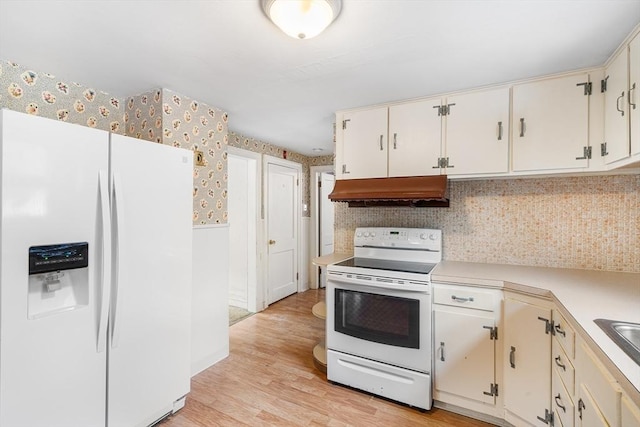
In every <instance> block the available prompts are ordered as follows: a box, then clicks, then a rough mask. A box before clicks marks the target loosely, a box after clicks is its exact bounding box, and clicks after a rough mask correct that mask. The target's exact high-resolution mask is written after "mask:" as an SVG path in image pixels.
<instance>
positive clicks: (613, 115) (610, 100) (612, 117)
mask: <svg viewBox="0 0 640 427" xmlns="http://www.w3.org/2000/svg"><path fill="white" fill-rule="evenodd" d="M627 59H628V51H627V49H624V50H623V51H621V52H620V53H619V54H618V56H616V58H615V59H614V60H613V61H612V62H611V63H610V64H609V66H607V68H606V69H605V71H604V74H605V78H604V82H603V84H602V87H603V90H604V91H605V92H604V145H603V146H602V147H601V155H602V156H603V157H604V162H605V163H612V162H615V161H617V160H620V159H624V158H625V157H628V156H629V153H630V146H629V103H628V98H627V96H628V93H627V87H628V83H629V79H628V77H629V75H628V60H627Z"/></svg>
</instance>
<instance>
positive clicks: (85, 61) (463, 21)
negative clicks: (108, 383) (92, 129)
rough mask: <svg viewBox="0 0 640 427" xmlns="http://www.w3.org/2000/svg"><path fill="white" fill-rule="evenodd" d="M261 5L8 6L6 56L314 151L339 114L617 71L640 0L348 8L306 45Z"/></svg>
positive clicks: (120, 2) (430, 0) (376, 0)
mask: <svg viewBox="0 0 640 427" xmlns="http://www.w3.org/2000/svg"><path fill="white" fill-rule="evenodd" d="M259 3H260V2H259V0H209V1H192V0H172V1H169V0H154V1H148V0H127V1H125V0H102V1H99V0H85V1H79V0H60V1H58V0H0V59H4V60H12V61H14V62H17V63H19V64H21V65H24V66H27V67H30V68H32V69H34V70H36V71H43V72H49V73H52V74H55V75H59V76H64V77H65V78H66V79H69V80H72V81H76V82H79V83H81V84H83V85H86V86H92V87H95V88H97V89H100V90H104V91H106V92H108V93H110V94H112V95H114V96H117V97H120V98H124V97H126V96H129V95H134V94H139V93H142V92H145V91H148V90H150V89H154V88H158V87H163V88H167V89H172V90H174V91H177V92H179V93H182V94H183V95H186V96H189V97H192V98H195V99H197V100H199V101H200V102H204V103H207V104H210V105H212V106H216V107H218V108H221V109H223V110H225V111H227V112H228V113H229V127H230V129H231V130H234V131H236V132H239V133H241V134H243V135H245V136H249V137H254V138H257V139H260V140H263V141H266V142H270V143H273V144H276V145H279V146H282V147H285V148H288V149H290V150H295V151H298V152H301V153H303V154H307V155H318V153H313V152H312V151H311V150H312V148H314V147H318V148H322V149H324V152H323V153H320V154H329V153H331V152H332V150H333V143H332V123H333V120H334V112H335V111H336V110H339V109H345V108H351V107H359V106H365V105H371V104H376V103H383V102H388V101H394V100H401V99H407V98H415V97H422V96H427V95H431V94H437V93H442V92H449V91H454V90H461V89H466V88H472V87H477V86H483V85H489V84H494V83H500V82H507V81H512V80H517V79H522V78H527V77H533V76H539V75H545V74H550V73H557V72H562V71H568V70H573V69H579V68H585V67H591V66H597V65H601V64H603V63H604V62H605V61H606V59H607V58H608V57H609V56H610V55H611V53H613V51H614V50H615V49H616V47H617V46H618V45H619V44H620V42H621V41H622V40H623V39H624V38H625V36H626V35H627V34H628V33H629V32H630V31H631V30H632V29H633V28H634V26H635V25H637V24H638V23H639V22H640V0H591V1H586V0H554V1H552V0H530V1H527V0H493V1H481V0H448V1H447V0H344V2H343V8H342V13H341V15H340V16H339V17H338V19H337V20H336V21H335V22H334V23H333V24H332V25H331V26H330V27H329V28H328V29H327V31H325V33H323V34H321V35H320V36H318V37H316V38H314V39H310V40H296V39H293V38H290V37H288V36H286V35H284V34H283V33H282V32H280V30H278V28H277V27H275V26H274V25H273V24H272V23H271V22H270V21H268V20H267V18H266V17H265V16H264V14H263V12H262V9H261V8H260V4H259Z"/></svg>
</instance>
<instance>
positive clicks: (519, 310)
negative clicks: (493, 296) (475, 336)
mask: <svg viewBox="0 0 640 427" xmlns="http://www.w3.org/2000/svg"><path fill="white" fill-rule="evenodd" d="M515 298H518V299H515ZM538 304H540V305H538ZM550 330H551V308H550V307H549V306H548V302H547V301H543V300H537V299H536V298H526V297H524V296H520V295H509V294H508V295H505V301H504V407H505V419H506V420H507V421H508V422H510V423H511V424H513V425H517V426H521V425H530V426H540V427H543V426H547V425H549V424H550V421H549V420H550V419H551V414H552V412H551V405H550V400H551V399H550V397H551V335H550Z"/></svg>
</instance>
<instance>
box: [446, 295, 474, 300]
mask: <svg viewBox="0 0 640 427" xmlns="http://www.w3.org/2000/svg"><path fill="white" fill-rule="evenodd" d="M451 299H452V300H454V301H455V302H473V297H468V298H462V297H457V296H455V295H451Z"/></svg>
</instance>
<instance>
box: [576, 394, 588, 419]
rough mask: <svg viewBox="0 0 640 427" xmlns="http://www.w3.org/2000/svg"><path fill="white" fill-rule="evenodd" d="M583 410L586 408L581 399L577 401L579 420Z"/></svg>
mask: <svg viewBox="0 0 640 427" xmlns="http://www.w3.org/2000/svg"><path fill="white" fill-rule="evenodd" d="M585 409H587V407H586V406H585V404H584V402H583V401H582V398H581V399H580V400H578V414H579V415H578V416H579V417H580V419H582V411H584V410H585Z"/></svg>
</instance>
